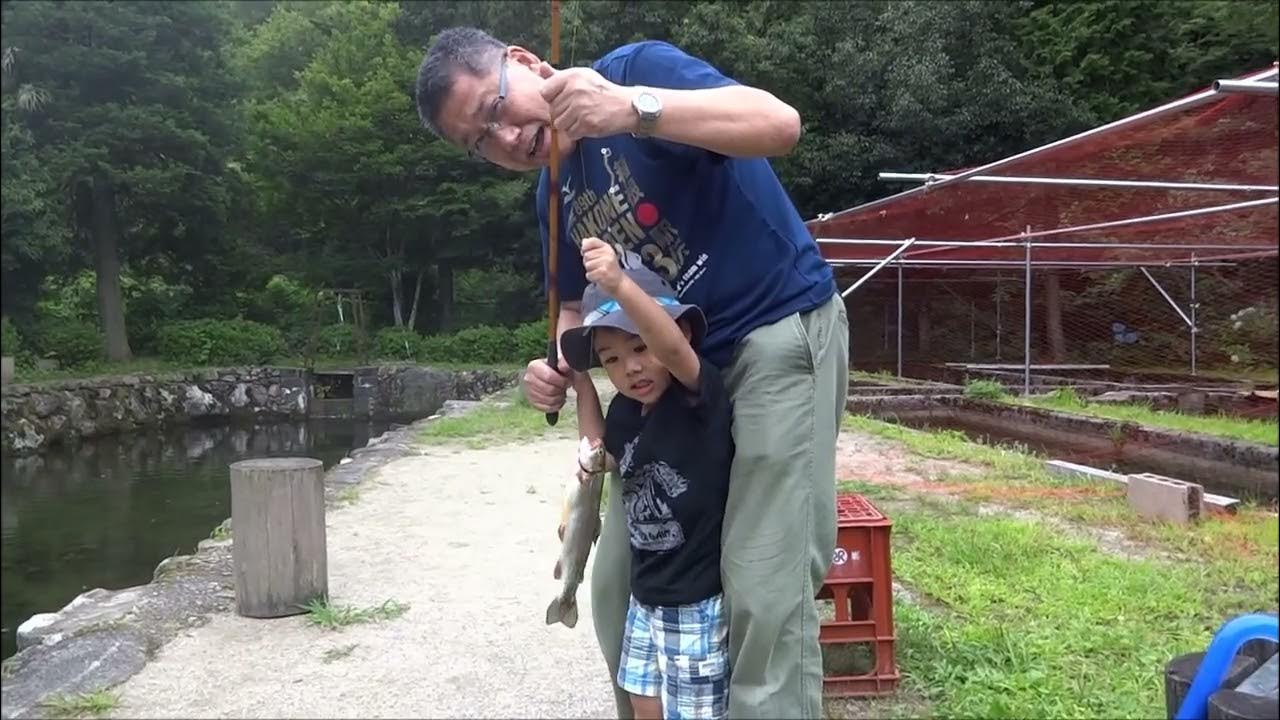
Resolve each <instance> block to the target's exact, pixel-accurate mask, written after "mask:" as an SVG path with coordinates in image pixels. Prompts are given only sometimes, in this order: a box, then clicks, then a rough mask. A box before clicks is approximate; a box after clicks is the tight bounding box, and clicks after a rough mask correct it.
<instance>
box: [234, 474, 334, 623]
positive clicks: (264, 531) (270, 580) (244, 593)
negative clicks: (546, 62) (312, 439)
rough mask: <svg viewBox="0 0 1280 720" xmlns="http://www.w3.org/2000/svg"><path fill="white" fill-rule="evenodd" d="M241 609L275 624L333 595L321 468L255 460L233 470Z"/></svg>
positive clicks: (238, 598) (239, 602)
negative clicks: (314, 602)
mask: <svg viewBox="0 0 1280 720" xmlns="http://www.w3.org/2000/svg"><path fill="white" fill-rule="evenodd" d="M231 533H232V535H231V537H232V542H231V550H232V560H233V562H234V564H235V578H236V611H237V612H239V613H240V614H241V615H244V616H245V617H258V618H270V617H280V616H283V615H297V614H300V613H303V612H306V610H305V609H304V607H303V606H304V605H306V604H307V603H308V602H310V601H311V600H313V599H316V598H324V597H327V595H328V592H329V570H328V551H327V549H326V546H325V528H324V464H323V463H321V462H320V461H319V460H315V459H312V458H258V459H253V460H241V461H240V462H237V463H233V464H232V465H231Z"/></svg>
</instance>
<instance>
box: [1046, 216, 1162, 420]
mask: <svg viewBox="0 0 1280 720" xmlns="http://www.w3.org/2000/svg"><path fill="white" fill-rule="evenodd" d="M1030 233H1031V226H1029V225H1028V226H1027V234H1030ZM1026 264H1027V269H1026V270H1025V276H1024V277H1025V278H1026V279H1025V280H1024V281H1023V286H1022V295H1023V298H1024V300H1023V308H1022V396H1023V397H1026V396H1028V395H1030V394H1031V243H1030V242H1028V243H1027V255H1026ZM1143 272H1146V268H1143Z"/></svg>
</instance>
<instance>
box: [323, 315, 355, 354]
mask: <svg viewBox="0 0 1280 720" xmlns="http://www.w3.org/2000/svg"><path fill="white" fill-rule="evenodd" d="M356 335H357V331H356V326H355V325H352V324H351V323H334V324H332V325H325V326H324V327H322V328H320V332H319V344H318V347H317V349H316V352H317V354H318V355H320V356H321V357H350V356H351V355H354V354H355V353H356V345H357V342H358V338H357V337H356Z"/></svg>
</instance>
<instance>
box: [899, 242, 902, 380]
mask: <svg viewBox="0 0 1280 720" xmlns="http://www.w3.org/2000/svg"><path fill="white" fill-rule="evenodd" d="M898 377H902V265H901V264H899V265H898Z"/></svg>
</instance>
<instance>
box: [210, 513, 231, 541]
mask: <svg viewBox="0 0 1280 720" xmlns="http://www.w3.org/2000/svg"><path fill="white" fill-rule="evenodd" d="M230 538H231V518H227V519H226V520H223V521H222V522H220V523H218V526H217V527H215V528H214V529H213V532H210V533H209V539H210V540H214V541H216V542H221V541H223V540H228V539H230Z"/></svg>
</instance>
